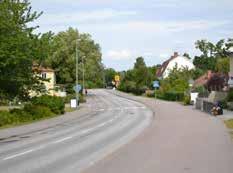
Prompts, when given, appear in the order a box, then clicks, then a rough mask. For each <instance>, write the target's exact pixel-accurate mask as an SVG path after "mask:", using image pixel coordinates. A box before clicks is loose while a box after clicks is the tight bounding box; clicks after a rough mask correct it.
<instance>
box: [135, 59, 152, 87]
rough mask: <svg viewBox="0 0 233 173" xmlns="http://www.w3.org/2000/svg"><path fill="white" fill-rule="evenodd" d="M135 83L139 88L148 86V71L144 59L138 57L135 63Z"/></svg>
mask: <svg viewBox="0 0 233 173" xmlns="http://www.w3.org/2000/svg"><path fill="white" fill-rule="evenodd" d="M134 70H135V74H134V75H135V82H136V85H137V87H138V88H139V87H142V86H147V84H148V82H149V81H148V70H147V67H146V64H145V62H144V59H143V57H138V58H137V59H136V62H135V63H134Z"/></svg>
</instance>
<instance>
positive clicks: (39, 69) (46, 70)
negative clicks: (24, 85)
mask: <svg viewBox="0 0 233 173" xmlns="http://www.w3.org/2000/svg"><path fill="white" fill-rule="evenodd" d="M32 70H33V71H37V72H55V71H54V70H53V69H51V68H48V67H41V66H40V67H32Z"/></svg>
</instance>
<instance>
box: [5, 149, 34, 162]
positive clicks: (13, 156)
mask: <svg viewBox="0 0 233 173" xmlns="http://www.w3.org/2000/svg"><path fill="white" fill-rule="evenodd" d="M33 151H35V150H28V151H25V152H22V153H18V154H15V155H12V156H9V157H6V158H4V159H3V160H9V159H13V158H15V157H19V156H22V155H25V154H28V153H31V152H33Z"/></svg>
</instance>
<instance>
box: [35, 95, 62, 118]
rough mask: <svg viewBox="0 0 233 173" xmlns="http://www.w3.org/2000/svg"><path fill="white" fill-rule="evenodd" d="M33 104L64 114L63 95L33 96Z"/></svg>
mask: <svg viewBox="0 0 233 173" xmlns="http://www.w3.org/2000/svg"><path fill="white" fill-rule="evenodd" d="M31 102H32V104H33V105H39V106H45V107H48V108H49V109H50V110H51V111H52V112H53V113H55V114H63V113H64V112H65V103H64V101H63V99H62V98H61V97H55V96H49V95H43V96H40V97H34V98H32V101H31Z"/></svg>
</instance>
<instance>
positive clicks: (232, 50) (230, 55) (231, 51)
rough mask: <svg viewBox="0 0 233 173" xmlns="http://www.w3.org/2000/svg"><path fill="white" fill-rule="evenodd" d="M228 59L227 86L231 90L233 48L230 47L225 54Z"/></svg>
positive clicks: (232, 81) (232, 84)
mask: <svg viewBox="0 0 233 173" xmlns="http://www.w3.org/2000/svg"><path fill="white" fill-rule="evenodd" d="M227 54H228V56H229V58H230V72H229V80H228V85H229V87H230V88H233V47H230V48H229V49H228V52H227Z"/></svg>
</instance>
